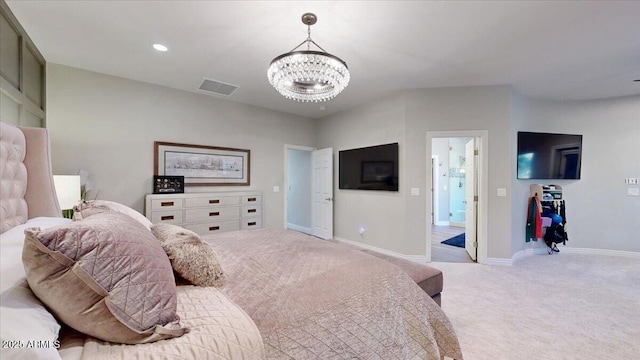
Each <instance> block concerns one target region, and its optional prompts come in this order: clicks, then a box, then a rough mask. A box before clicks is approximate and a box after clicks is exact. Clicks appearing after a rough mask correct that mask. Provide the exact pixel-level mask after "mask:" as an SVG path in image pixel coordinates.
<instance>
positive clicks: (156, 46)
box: [153, 44, 169, 51]
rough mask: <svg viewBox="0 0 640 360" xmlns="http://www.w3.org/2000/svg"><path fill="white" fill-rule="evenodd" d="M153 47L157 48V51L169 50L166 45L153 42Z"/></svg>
mask: <svg viewBox="0 0 640 360" xmlns="http://www.w3.org/2000/svg"><path fill="white" fill-rule="evenodd" d="M153 48H154V49H156V50H158V51H167V50H169V49H168V48H167V47H166V46H164V45H162V44H153Z"/></svg>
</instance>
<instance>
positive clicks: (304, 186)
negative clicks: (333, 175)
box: [285, 149, 312, 231]
mask: <svg viewBox="0 0 640 360" xmlns="http://www.w3.org/2000/svg"><path fill="white" fill-rule="evenodd" d="M311 154H312V152H311V151H308V150H298V149H287V189H285V191H286V194H287V200H286V201H287V223H288V224H292V225H294V226H296V227H298V228H305V229H308V230H309V231H310V230H311V194H312V190H311V180H312V177H311V170H312V169H311V168H312V166H311Z"/></svg>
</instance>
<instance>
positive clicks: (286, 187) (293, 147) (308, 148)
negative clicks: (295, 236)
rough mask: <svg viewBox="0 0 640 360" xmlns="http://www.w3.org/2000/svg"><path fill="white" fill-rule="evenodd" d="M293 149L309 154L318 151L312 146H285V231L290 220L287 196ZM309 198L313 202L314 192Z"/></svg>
mask: <svg viewBox="0 0 640 360" xmlns="http://www.w3.org/2000/svg"><path fill="white" fill-rule="evenodd" d="M289 149H292V150H302V151H308V152H313V151H316V150H318V149H316V148H314V147H310V146H302V145H290V144H284V181H283V184H284V189H283V191H284V229H287V226H288V225H289V222H288V219H287V214H288V213H287V204H288V201H287V195H288V194H289V184H288V181H287V179H288V178H289V169H288V166H287V164H288V163H289V152H288V150H289ZM309 198H310V199H311V200H313V192H311V193H309Z"/></svg>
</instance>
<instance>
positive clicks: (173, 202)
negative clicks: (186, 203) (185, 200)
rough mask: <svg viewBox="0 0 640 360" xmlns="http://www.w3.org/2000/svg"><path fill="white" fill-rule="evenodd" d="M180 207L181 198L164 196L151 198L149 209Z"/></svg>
mask: <svg viewBox="0 0 640 360" xmlns="http://www.w3.org/2000/svg"><path fill="white" fill-rule="evenodd" d="M176 209H182V199H176V198H166V199H154V200H151V210H153V211H155V210H176Z"/></svg>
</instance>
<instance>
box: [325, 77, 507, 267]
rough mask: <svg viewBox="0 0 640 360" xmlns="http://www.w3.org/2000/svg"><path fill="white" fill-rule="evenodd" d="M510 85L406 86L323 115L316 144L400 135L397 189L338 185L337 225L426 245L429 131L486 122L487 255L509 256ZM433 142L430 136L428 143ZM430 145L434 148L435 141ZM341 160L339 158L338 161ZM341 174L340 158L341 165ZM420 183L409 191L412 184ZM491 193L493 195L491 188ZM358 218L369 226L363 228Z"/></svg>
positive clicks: (367, 239)
mask: <svg viewBox="0 0 640 360" xmlns="http://www.w3.org/2000/svg"><path fill="white" fill-rule="evenodd" d="M509 94H510V89H509V87H507V86H486V87H461V88H441V89H421V90H405V91H401V92H399V93H396V94H394V95H391V96H389V97H388V98H385V99H381V100H379V101H376V102H373V103H369V104H365V105H362V106H359V107H357V108H355V109H352V110H350V111H346V112H344V113H341V114H335V115H333V116H330V117H327V118H324V119H321V120H319V122H318V140H317V141H318V146H319V147H333V148H334V151H335V152H336V156H337V151H338V150H343V149H349V148H354V147H360V146H369V145H377V144H383V143H388V142H395V141H398V142H399V146H400V187H399V191H398V192H394V193H385V192H374V191H358V190H339V189H338V188H337V181H336V186H335V191H336V194H335V200H336V201H335V204H334V215H335V220H334V233H335V236H337V237H342V238H346V239H349V240H353V241H359V242H362V243H363V244H366V245H371V246H376V247H381V248H384V249H387V250H391V251H396V252H399V253H402V254H406V255H424V254H425V253H426V239H427V234H426V227H427V221H430V216H429V215H428V210H427V209H428V208H429V206H430V205H429V204H430V202H431V200H430V198H429V197H430V196H431V195H430V193H429V191H428V187H427V180H428V179H429V182H430V176H427V165H426V164H427V161H430V160H428V159H427V147H428V145H427V141H426V133H427V131H456V130H460V131H463V130H487V131H488V133H489V135H488V137H489V154H488V155H487V158H488V159H489V160H488V161H489V180H488V181H489V184H488V188H489V199H488V208H489V213H490V214H499V216H489V224H488V237H489V244H488V251H487V254H488V257H493V258H510V257H511V239H510V234H511V224H510V222H509V221H505V219H508V217H509V214H510V203H509V201H508V198H498V197H496V196H495V190H493V191H492V190H491V189H495V188H498V187H502V188H509V187H510V183H511V181H510V167H509V165H510V164H509V163H510V156H509V150H510V147H509V101H510V95H509ZM429 146H430V144H429ZM429 152H430V149H429ZM336 163H337V162H336ZM335 172H336V174H335V175H336V177H337V176H338V174H337V172H338V171H337V165H336V168H335ZM413 187H417V188H420V195H419V196H410V195H409V190H410V188H413ZM492 194H493V195H492ZM359 226H365V227H367V230H366V231H365V233H364V234H363V235H362V236H361V235H360V234H358V228H359Z"/></svg>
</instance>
